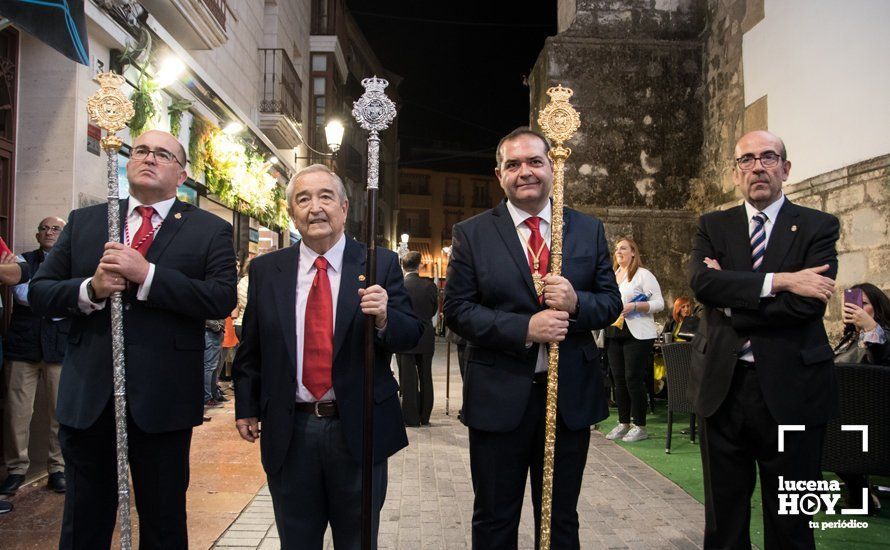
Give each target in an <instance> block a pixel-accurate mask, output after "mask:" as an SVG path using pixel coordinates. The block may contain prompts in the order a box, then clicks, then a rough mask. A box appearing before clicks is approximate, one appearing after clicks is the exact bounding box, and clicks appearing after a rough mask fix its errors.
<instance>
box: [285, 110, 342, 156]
mask: <svg viewBox="0 0 890 550" xmlns="http://www.w3.org/2000/svg"><path fill="white" fill-rule="evenodd" d="M345 131H346V128H345V127H344V126H343V123H341V122H340V121H339V120H336V119H332V120H329V121H328V123H327V124H325V127H324V137H325V141H327V143H328V149H330V150H331V152H330V153H324V152H322V151H319V150H317V149H313V148H312V146H311V145H309V143H307V142H306V140H305V139H304V140H303V143H304V144H305V145H306V147H307V148H308V149H309V150H310V151H312V152H313V153H315V154H316V155H318V156H321V157H323V158H325V159H335V158H337V152H339V151H340V146H341V145H342V144H343V134H344V132H345ZM302 137H303V136H300V138H301V139H302ZM312 158H314V157H300V156H297V148H296V147H294V164H296V163H297V161H298V160H312Z"/></svg>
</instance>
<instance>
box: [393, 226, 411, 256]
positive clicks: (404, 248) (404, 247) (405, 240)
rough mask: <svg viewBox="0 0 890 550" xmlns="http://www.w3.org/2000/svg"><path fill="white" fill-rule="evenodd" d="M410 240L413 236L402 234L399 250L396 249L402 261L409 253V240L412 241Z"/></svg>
mask: <svg viewBox="0 0 890 550" xmlns="http://www.w3.org/2000/svg"><path fill="white" fill-rule="evenodd" d="M410 238H411V236H410V235H408V234H407V233H402V240H401V241H399V248H398V249H396V252H397V253H398V254H399V259H400V260H401V259H402V257H403V256H404V255H405V254H407V253H408V239H410Z"/></svg>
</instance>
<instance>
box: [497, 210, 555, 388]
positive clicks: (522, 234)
mask: <svg viewBox="0 0 890 550" xmlns="http://www.w3.org/2000/svg"><path fill="white" fill-rule="evenodd" d="M507 211H508V212H510V217H511V218H513V226H514V227H515V228H516V238H517V239H519V244H520V245H521V246H522V250H523V251H525V257H526V259H528V245H527V243H528V240H529V239H530V238H531V236H532V230H531V228H530V227H529V226H527V225H526V224H525V220H527V219H529V218H531V217H532V215H531V214H529V213H528V212H526V211H525V210H520V209H519V208H517V207H516V206H514V205H513V203H512V202H510V201H509V200H508V201H507ZM538 217H539V218H541V225H540V229H541V237H543V238H544V242H545V243H547V250H550V234H551V233H550V221H551V218H552V217H553V209H552V206H551V204H550V201H547V206H545V207H544V209H543V210H541V212H539V213H538ZM528 269H529V272H531V268H528ZM529 347H531V345H529ZM549 349H550V346H548V345H547V344H541V346H540V347H539V348H538V361H537V363H535V372H547V365H548V361H547V357H548V354H549Z"/></svg>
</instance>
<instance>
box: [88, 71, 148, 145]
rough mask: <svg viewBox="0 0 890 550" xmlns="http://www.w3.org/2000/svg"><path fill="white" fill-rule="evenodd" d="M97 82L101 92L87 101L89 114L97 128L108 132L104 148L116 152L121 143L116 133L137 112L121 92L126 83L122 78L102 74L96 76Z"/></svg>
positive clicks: (115, 75) (112, 74) (111, 74)
mask: <svg viewBox="0 0 890 550" xmlns="http://www.w3.org/2000/svg"><path fill="white" fill-rule="evenodd" d="M96 80H97V81H99V90H98V91H97V92H96V93H94V94H93V95H91V96H90V98H89V99H88V100H87V113H89V115H90V119H92V120H93V121H94V122H95V123H96V125H97V126H99V127H100V128H102V129H103V130H105V131H106V132H108V135H106V136H105V137H104V138H102V147H103V148H104V149H106V150H111V151H116V150H117V149H120V147H121V141H120V139H118V137H117V136H116V135H115V133H116V132H117V131H118V130H122V129H123V128H124V127H126V125H127V122H129V120H130V119H131V118H133V115H134V114H136V111H135V110H134V109H133V103H132V102H130V100H129V99H127V96H126V95H124V93H123V92H122V91H121V90H120V87H121V86H122V85H123V83H124V78H123V77H122V76H120V75H117V74H114V73H101V74H98V75H96Z"/></svg>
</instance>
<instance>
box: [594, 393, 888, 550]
mask: <svg viewBox="0 0 890 550" xmlns="http://www.w3.org/2000/svg"><path fill="white" fill-rule="evenodd" d="M617 418H618V414H617V412H616V411H615V410H614V409H613V410H612V414H611V415H610V416H609V419H608V420H606V421H605V422H604V423H602V424H601V425H600V431H602V432H603V433H608V432H609V430H611V429H612V428H613V427H614V426H615V423H616V422H617ZM688 428H689V415H686V414H674V427H673V436H672V441H671V453H670V454H665V452H664V448H665V436H666V435H667V403H666V402H665V401H662V400H659V401H658V402H657V404H656V413H655V414H650V415H649V416H648V417H647V419H646V429H647V430H648V432H649V439H646V440H644V441H638V442H636V443H624V442H623V441H617V444H618V445H621V446H622V447H624V448H625V449H626V450H627V451H629V452H630V453H631V454H633V455H634V456H636V457H637V458H639V459H640V460H642V461H643V462H645V463H646V464H648V465H649V466H651V467H652V468H653V469H655V470H656V471H658V472H659V473H660V474H661V475H663V476H665V477H666V478H668V479H670V480H671V481H673V482H674V483H676V484H677V485H678V486H680V488H681V489H683V490H684V491H686V492H687V493H689V494H690V495H691V496H692V498H694V499H695V500H697V501H699V502H704V481H703V479H702V467H701V456H700V454H699V445H698V443H699V440H698V438H696V442H695V443H692V442H691V441H690V439H689V436H688V435H682V434H681V433H680V431H681V430H688ZM825 479H837V478H836V477H835V476H834V475H833V474H830V473H827V472H826V474H825ZM871 483H872V484H880V485H884V486H890V478H881V477H873V478H872V479H871ZM844 502H845V501H844V499H843V498H841V500H840V502H839V503H838V504H839V507H840V506H843V504H844ZM881 504H882V509H881V512H880V514H879V515H878V516H868V517H864V516H842V515H836V516H826V515H825V514H824V513H819V514H816V516H815V517H814V518H813V521H818V522H820V524H821V522H823V521H825V522H830V521H837V520H848V519H857V520H858V521H863V522H867V523H868V528H864V529H825V530H821V529H817V530H815V535H816V546H817V548H819V549H820V550H822V549H827V550H835V549H836V550H849V549H851V548H890V498H886V497H885V498H884V499H883V500H882V502H881ZM751 542H752V543H754V544H755V545H756V546H757V547H758V548H763V515H762V511H761V505H760V486H759V484H758V486H757V487H756V488H755V490H754V495H753V496H752V498H751Z"/></svg>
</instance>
